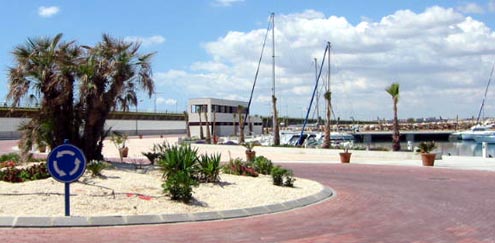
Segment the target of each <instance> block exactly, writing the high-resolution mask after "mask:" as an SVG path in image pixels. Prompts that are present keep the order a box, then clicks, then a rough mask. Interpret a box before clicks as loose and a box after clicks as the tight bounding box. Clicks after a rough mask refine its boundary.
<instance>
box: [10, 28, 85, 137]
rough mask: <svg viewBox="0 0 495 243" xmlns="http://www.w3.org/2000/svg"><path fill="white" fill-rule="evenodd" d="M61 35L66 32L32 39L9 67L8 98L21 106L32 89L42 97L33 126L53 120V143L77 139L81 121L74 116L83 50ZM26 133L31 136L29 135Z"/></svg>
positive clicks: (51, 134)
mask: <svg viewBox="0 0 495 243" xmlns="http://www.w3.org/2000/svg"><path fill="white" fill-rule="evenodd" d="M61 39H62V34H58V35H56V36H55V37H54V38H39V39H28V41H27V42H26V43H25V44H24V45H19V46H17V47H16V48H15V49H14V51H13V52H12V53H13V55H14V58H15V61H16V63H17V64H16V65H15V66H13V67H10V68H9V87H10V89H9V93H8V95H7V99H9V100H11V101H12V106H18V105H19V103H20V100H21V99H22V98H23V97H24V96H26V95H27V94H28V93H29V92H30V91H33V92H34V93H35V95H34V96H35V97H40V98H41V107H40V112H39V114H38V116H37V117H36V118H35V119H33V123H32V124H31V125H30V126H31V127H40V126H41V124H52V125H51V126H50V127H51V128H52V131H50V132H49V133H48V134H49V136H47V137H46V140H47V141H46V142H47V143H48V144H49V145H50V146H51V147H54V146H56V145H58V144H61V143H62V142H63V141H64V139H69V140H71V141H74V140H76V141H77V140H78V137H77V136H76V135H77V133H75V131H78V125H79V124H80V123H79V122H77V121H76V120H75V119H74V112H73V96H74V83H75V80H76V78H77V76H78V74H77V72H76V71H77V70H76V68H77V66H78V65H79V64H80V56H81V54H82V50H81V48H79V47H78V46H76V45H75V44H74V42H68V43H66V42H62V41H61ZM30 96H31V95H30ZM24 135H25V138H26V139H28V137H29V135H28V134H24ZM34 140H37V139H34Z"/></svg>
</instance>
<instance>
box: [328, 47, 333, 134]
mask: <svg viewBox="0 0 495 243" xmlns="http://www.w3.org/2000/svg"><path fill="white" fill-rule="evenodd" d="M327 45H328V53H327V54H328V77H327V92H328V93H329V94H330V97H328V106H329V108H328V109H329V110H330V115H329V116H328V129H329V132H328V137H329V138H331V137H330V133H331V131H332V130H331V126H332V115H331V113H332V95H331V94H332V88H331V68H330V67H331V61H332V60H331V59H330V52H331V51H332V44H331V43H330V41H329V42H328V43H327Z"/></svg>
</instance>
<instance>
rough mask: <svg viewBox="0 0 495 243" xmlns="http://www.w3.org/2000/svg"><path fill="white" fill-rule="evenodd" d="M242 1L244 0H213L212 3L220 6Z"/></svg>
mask: <svg viewBox="0 0 495 243" xmlns="http://www.w3.org/2000/svg"><path fill="white" fill-rule="evenodd" d="M240 2H244V0H215V1H214V2H213V5H215V6H221V7H230V6H232V4H236V3H240Z"/></svg>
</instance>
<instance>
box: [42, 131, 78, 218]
mask: <svg viewBox="0 0 495 243" xmlns="http://www.w3.org/2000/svg"><path fill="white" fill-rule="evenodd" d="M47 169H48V172H49V173H50V175H51V176H52V177H53V179H55V180H57V181H59V182H62V183H64V186H65V191H64V192H65V193H64V194H65V195H64V199H65V216H70V183H71V182H73V181H76V180H77V179H79V177H81V176H82V175H83V174H84V171H85V170H86V157H85V156H84V153H83V151H82V150H81V149H79V148H78V147H76V146H74V145H71V144H69V140H65V141H64V144H62V145H60V146H58V147H56V148H54V149H53V150H52V151H51V152H50V154H49V155H48V158H47Z"/></svg>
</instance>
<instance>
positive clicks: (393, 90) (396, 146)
mask: <svg viewBox="0 0 495 243" xmlns="http://www.w3.org/2000/svg"><path fill="white" fill-rule="evenodd" d="M385 91H387V93H389V94H390V95H391V96H392V101H393V102H394V124H393V127H394V128H393V129H394V134H393V136H392V142H393V144H392V150H393V151H399V150H400V133H399V119H398V118H397V103H398V102H399V83H392V84H391V85H390V86H389V87H388V88H386V89H385Z"/></svg>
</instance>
